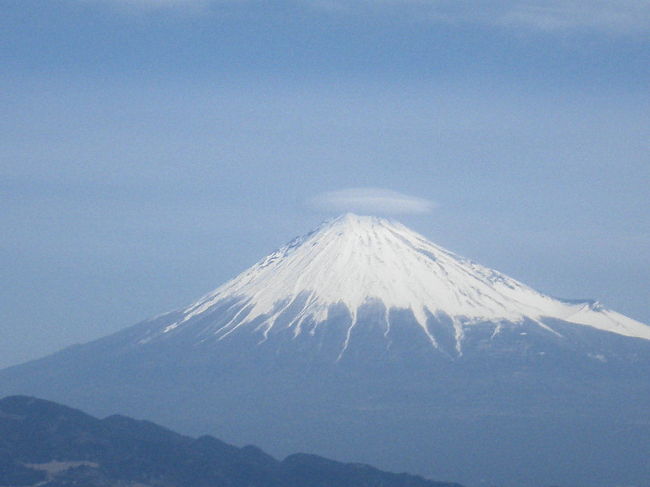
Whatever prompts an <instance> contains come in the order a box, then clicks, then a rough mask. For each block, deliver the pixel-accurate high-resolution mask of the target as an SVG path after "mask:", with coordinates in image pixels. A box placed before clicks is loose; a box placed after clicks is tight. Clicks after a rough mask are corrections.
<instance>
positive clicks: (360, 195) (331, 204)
mask: <svg viewBox="0 0 650 487" xmlns="http://www.w3.org/2000/svg"><path fill="white" fill-rule="evenodd" d="M309 203H310V205H311V206H312V207H314V208H317V209H319V210H325V211H334V212H339V213H344V212H348V211H352V212H357V213H363V214H384V215H405V214H422V213H429V212H430V211H431V210H433V208H435V206H436V205H435V203H434V202H432V201H429V200H427V199H424V198H418V197H416V196H410V195H407V194H403V193H398V192H397V191H392V190H389V189H383V188H347V189H341V190H337V191H326V192H324V193H321V194H319V195H317V196H315V197H314V198H312V199H311V200H310V201H309Z"/></svg>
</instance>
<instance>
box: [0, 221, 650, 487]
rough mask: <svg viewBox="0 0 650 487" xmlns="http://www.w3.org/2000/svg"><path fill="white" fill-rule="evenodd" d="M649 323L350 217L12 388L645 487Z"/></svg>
mask: <svg viewBox="0 0 650 487" xmlns="http://www.w3.org/2000/svg"><path fill="white" fill-rule="evenodd" d="M649 377H650V326H648V325H645V324H643V323H640V322H638V321H635V320H633V319H631V318H628V317H626V316H624V315H622V314H620V313H617V312H615V311H612V310H609V309H607V308H606V307H604V306H603V305H602V304H600V303H598V302H596V301H574V300H563V299H557V298H553V297H550V296H548V295H545V294H543V293H540V292H537V291H535V290H534V289H532V288H530V287H528V286H526V285H525V284H522V283H521V282H518V281H517V280H515V279H512V278H510V277H508V276H506V275H504V274H501V273H499V272H497V271H495V270H492V269H489V268H486V267H483V266H481V265H479V264H476V263H474V262H472V261H470V260H467V259H465V258H462V257H459V256H458V255H456V254H454V253H452V252H450V251H448V250H445V249H443V248H442V247H439V246H437V245H435V244H433V243H431V242H429V241H428V240H427V239H426V238H424V237H423V236H421V235H419V234H417V233H415V232H413V231H411V230H409V229H408V228H406V227H404V226H403V225H401V224H399V223H397V222H394V221H389V220H386V219H381V218H375V217H367V216H356V215H352V214H347V215H343V216H341V217H339V218H336V219H333V220H331V221H328V222H325V223H323V224H322V225H321V226H319V227H318V228H316V229H315V230H314V231H312V232H310V233H308V234H306V235H304V236H302V237H298V238H296V239H294V240H292V241H291V242H290V243H289V244H287V245H286V246H284V247H282V248H280V249H279V250H277V251H275V252H273V253H272V254H270V255H268V256H267V257H265V258H264V259H262V260H261V261H260V262H258V263H257V264H255V265H254V266H252V267H251V268H249V269H248V270H246V271H244V272H243V273H242V274H240V275H239V276H237V277H235V278H234V279H233V280H231V281H229V282H227V283H225V284H223V285H222V286H221V287H219V288H217V289H216V290H215V291H213V292H211V293H209V294H207V295H205V296H204V297H202V298H200V299H199V300H197V301H196V302H195V303H193V304H191V305H190V306H188V307H186V308H184V309H180V310H176V311H172V312H169V313H165V314H163V315H159V316H157V317H155V318H152V319H150V320H147V321H144V322H142V323H139V324H137V325H135V326H133V327H130V328H127V329H125V330H123V331H121V332H119V333H117V334H114V335H111V336H108V337H106V338H103V339H100V340H96V341H94V342H91V343H88V344H84V345H76V346H73V347H70V348H68V349H65V350H63V351H61V352H58V353H56V354H54V355H51V356H48V357H45V358H43V359H40V360H36V361H33V362H29V363H26V364H23V365H20V366H16V367H11V368H9V369H5V370H4V371H0V394H2V395H6V394H31V395H38V396H40V397H44V398H47V399H51V400H55V401H61V402H66V403H68V404H71V405H73V406H75V407H79V408H83V409H86V410H88V411H89V412H91V413H93V414H98V415H101V414H108V413H110V412H114V411H116V410H118V411H120V412H122V413H124V414H129V415H131V416H133V415H135V416H141V417H143V416H144V417H147V418H150V419H154V420H156V421H158V422H163V423H165V424H169V425H170V426H173V427H175V428H176V429H180V430H181V431H183V432H186V433H188V434H195V433H198V432H204V431H209V432H211V433H213V434H216V435H218V436H220V437H222V438H224V439H225V440H226V441H229V442H232V443H235V444H243V443H255V444H260V446H262V447H263V448H265V449H267V450H268V451H270V452H271V453H274V454H276V455H282V454H284V453H289V452H292V451H296V450H301V451H311V452H314V453H318V454H322V455H326V456H330V457H334V458H337V459H341V460H346V461H362V462H366V463H373V464H376V465H379V466H381V467H384V468H388V469H392V470H395V469H398V470H410V471H413V472H415V473H420V474H424V475H427V476H432V477H435V478H441V479H450V480H455V481H460V482H463V483H467V484H469V485H503V486H531V487H532V486H540V487H541V486H544V485H551V484H556V485H566V486H576V487H579V486H585V487H586V486H590V487H598V486H602V487H605V486H612V485H634V486H638V487H647V486H650V481H649V480H648V479H650V461H649V460H648V458H650V419H649V418H650V416H649V415H648V410H650V379H649Z"/></svg>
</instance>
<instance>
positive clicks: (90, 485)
mask: <svg viewBox="0 0 650 487" xmlns="http://www.w3.org/2000/svg"><path fill="white" fill-rule="evenodd" d="M0 485H2V486H3V487H27V486H39V487H78V486H81V485H83V486H84V487H176V486H177V487H189V486H192V487H217V486H219V487H291V486H295V487H461V486H460V485H459V484H453V483H448V482H434V481H431V480H426V479H423V478H422V477H417V476H413V475H407V474H393V473H388V472H383V471H381V470H378V469H375V468H373V467H370V466H368V465H361V464H344V463H339V462H335V461H332V460H327V459H325V458H322V457H318V456H315V455H305V454H295V455H291V456H289V457H287V458H286V459H285V460H283V461H277V460H275V459H274V458H273V457H271V456H269V455H267V454H266V453H264V452H263V451H261V450H259V449H258V448H256V447H253V446H247V447H244V448H237V447H234V446H232V445H228V444H226V443H224V442H222V441H219V440H217V439H215V438H213V437H211V436H202V437H200V438H198V439H194V438H190V437H187V436H183V435H180V434H177V433H174V432H172V431H170V430H167V429H165V428H163V427H161V426H158V425H156V424H154V423H150V422H147V421H137V420H134V419H131V418H128V417H125V416H109V417H107V418H106V419H103V420H99V419H96V418H94V417H92V416H89V415H86V414H84V413H82V412H80V411H78V410H75V409H71V408H68V407H65V406H61V405H59V404H56V403H53V402H49V401H44V400H41V399H35V398H32V397H26V396H11V397H7V398H4V399H2V400H0Z"/></svg>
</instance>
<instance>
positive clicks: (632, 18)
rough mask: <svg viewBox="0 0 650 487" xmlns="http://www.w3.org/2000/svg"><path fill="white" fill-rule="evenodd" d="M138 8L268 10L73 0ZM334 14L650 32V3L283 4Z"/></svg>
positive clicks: (247, 0)
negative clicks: (385, 15)
mask: <svg viewBox="0 0 650 487" xmlns="http://www.w3.org/2000/svg"><path fill="white" fill-rule="evenodd" d="M73 1H78V2H97V3H102V2H103V3H107V4H114V5H116V6H121V7H124V6H126V7H133V8H137V9H146V10H159V9H172V8H173V9H197V8H199V9H201V10H206V11H207V10H215V9H218V8H220V7H223V6H225V5H228V4H244V5H246V4H248V5H249V6H250V8H252V9H254V8H256V7H258V6H263V5H264V2H261V1H260V0H73ZM278 2H286V3H287V4H291V5H294V6H296V7H298V8H300V7H302V8H310V9H312V10H322V11H327V12H328V13H330V14H332V13H334V14H336V13H338V14H341V15H351V14H364V15H368V14H370V15H372V14H377V15H383V14H388V15H391V16H393V17H394V18H396V19H397V18H408V17H413V18H416V19H418V20H425V21H429V22H432V23H436V22H437V23H440V22H445V23H474V24H483V25H492V26H501V27H516V28H527V29H535V30H541V31H557V30H572V29H598V30H610V31H618V32H630V31H639V30H642V31H646V30H650V0H527V1H522V0H486V1H482V2H477V1H476V0H278Z"/></svg>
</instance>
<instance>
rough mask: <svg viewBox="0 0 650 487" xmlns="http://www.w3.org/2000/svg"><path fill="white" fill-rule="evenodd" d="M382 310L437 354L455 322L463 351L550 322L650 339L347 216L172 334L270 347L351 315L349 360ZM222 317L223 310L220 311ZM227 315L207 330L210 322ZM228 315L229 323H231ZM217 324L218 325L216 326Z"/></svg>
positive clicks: (187, 318) (646, 330) (643, 331)
mask: <svg viewBox="0 0 650 487" xmlns="http://www.w3.org/2000/svg"><path fill="white" fill-rule="evenodd" d="M370 305H372V306H374V307H375V309H376V310H378V312H375V316H377V315H381V316H383V318H381V320H380V321H382V323H381V325H380V326H382V327H383V328H384V334H385V336H388V334H389V332H390V330H391V327H392V326H393V323H392V319H391V313H392V312H394V311H405V312H406V313H407V314H410V315H411V316H412V321H414V322H415V323H416V324H417V325H418V326H419V327H420V328H421V330H422V332H424V335H423V336H424V337H426V339H427V340H428V341H429V342H430V345H431V346H432V347H433V348H437V347H438V344H437V341H436V339H435V335H436V333H435V332H434V331H433V330H432V326H435V325H433V324H432V323H433V322H440V320H443V321H450V322H451V323H452V326H453V330H454V332H453V334H454V340H455V342H456V349H457V350H458V352H460V351H461V346H462V341H463V336H464V332H465V329H466V327H468V326H472V325H475V324H480V323H486V322H490V323H493V324H495V326H496V327H497V328H496V330H495V332H498V330H499V329H500V328H499V327H500V323H503V322H508V323H515V324H516V323H523V322H533V323H536V324H538V325H539V326H540V327H541V328H542V329H544V330H545V331H546V332H548V333H553V334H556V335H558V336H559V333H557V332H555V331H554V330H553V329H552V325H550V324H549V318H550V319H555V320H562V321H565V322H569V323H573V324H579V325H587V326H591V327H594V328H598V329H600V330H605V331H610V332H614V333H618V334H621V335H626V336H633V337H639V338H645V339H650V327H648V326H647V325H644V324H642V323H639V322H636V321H634V320H632V319H630V318H627V317H625V316H623V315H620V314H618V313H615V312H613V311H609V310H607V309H605V308H603V307H598V308H596V307H594V306H592V305H591V304H590V302H588V301H564V300H559V299H555V298H552V297H550V296H547V295H544V294H542V293H539V292H537V291H535V290H534V289H532V288H530V287H528V286H526V285H525V284H522V283H521V282H519V281H517V280H515V279H512V278H510V277H508V276H506V275H504V274H501V273H499V272H497V271H495V270H492V269H489V268H487V267H484V266H481V265H479V264H476V263H474V262H471V261H469V260H467V259H464V258H462V257H460V256H458V255H456V254H454V253H452V252H450V251H448V250H446V249H444V248H442V247H440V246H438V245H435V244H434V243H432V242H430V241H428V240H427V239H426V238H425V237H423V236H422V235H420V234H418V233H416V232H414V231H412V230H410V229H409V228H407V227H405V226H404V225H402V224H400V223H398V222H395V221H393V220H388V219H384V218H379V217H374V216H359V215H355V214H353V213H346V214H343V215H341V216H339V217H336V218H334V219H332V220H328V221H326V222H324V223H322V224H321V225H320V226H318V227H317V228H316V229H315V230H313V231H311V232H309V233H307V234H305V235H303V236H301V237H297V238H295V239H294V240H292V241H291V242H289V243H288V244H287V245H285V246H284V247H282V248H280V249H278V250H276V251H275V252H273V253H272V254H270V255H268V256H267V257H265V258H264V259H262V260H261V261H259V262H258V263H257V264H255V265H254V266H252V267H251V268H249V269H248V270H246V271H244V272H243V273H242V274H240V275H239V276H237V277H235V278H234V279H232V280H231V281H229V282H227V283H225V284H224V285H222V286H221V287H219V288H218V289H216V290H215V291H213V292H212V293H210V294H208V295H206V296H204V297H203V298H201V299H200V300H199V301H197V302H196V303H194V304H193V305H191V306H189V307H188V308H186V309H184V310H182V312H181V318H180V319H177V320H176V321H175V322H173V323H172V324H169V325H167V326H165V328H164V329H163V330H162V333H163V334H167V333H171V332H174V333H177V332H178V331H179V329H183V328H187V327H188V325H189V324H190V323H192V322H198V321H200V322H201V323H202V324H201V327H202V332H201V333H202V334H203V335H206V334H208V335H213V336H214V337H215V338H216V339H218V340H223V339H226V338H227V337H229V336H231V335H232V334H235V333H239V332H241V331H244V330H247V331H250V332H253V333H255V334H258V335H259V340H260V342H263V341H266V340H267V339H268V338H269V335H270V334H272V333H276V332H278V331H280V330H283V331H286V330H290V331H291V332H292V335H293V337H296V336H298V335H300V334H302V333H308V334H309V335H314V334H315V333H316V330H317V329H318V328H319V327H320V326H321V324H323V323H325V322H326V321H328V318H329V316H330V315H331V313H333V312H335V311H336V310H338V312H339V314H340V312H341V309H342V310H343V312H344V313H346V314H347V316H348V318H347V322H348V324H347V333H346V335H345V339H344V341H343V343H342V345H341V353H343V352H344V351H345V350H346V349H347V346H348V344H349V341H350V337H351V332H352V330H353V329H354V328H355V326H357V324H358V317H359V312H360V310H362V308H364V307H367V306H370ZM217 311H219V312H218V313H217ZM217 315H218V316H219V319H217V320H216V321H215V323H214V326H207V328H206V319H208V317H209V316H215V317H216V316H217ZM224 316H227V317H228V319H226V320H225V321H224V318H223V317H224ZM208 321H209V319H208Z"/></svg>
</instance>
